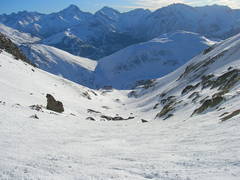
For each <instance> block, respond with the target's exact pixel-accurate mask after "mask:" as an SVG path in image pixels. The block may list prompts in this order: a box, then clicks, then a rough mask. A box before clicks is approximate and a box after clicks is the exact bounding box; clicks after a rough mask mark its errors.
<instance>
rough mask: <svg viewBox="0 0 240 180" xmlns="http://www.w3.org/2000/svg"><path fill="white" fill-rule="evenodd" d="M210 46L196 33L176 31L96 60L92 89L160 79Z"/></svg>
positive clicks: (118, 86) (205, 39)
mask: <svg viewBox="0 0 240 180" xmlns="http://www.w3.org/2000/svg"><path fill="white" fill-rule="evenodd" d="M214 43H216V42H214V41H211V40H209V39H207V38H205V37H203V36H201V35H199V34H196V33H192V32H186V31H177V32H175V33H169V34H164V35H161V36H159V37H157V38H154V39H153V40H151V41H148V42H144V43H140V44H135V45H132V46H129V47H127V48H125V49H122V50H120V51H118V52H116V53H114V54H112V55H110V56H107V57H104V58H102V59H100V60H99V63H98V65H97V67H96V71H95V78H96V79H95V81H96V85H97V86H99V84H100V85H112V86H113V87H114V88H118V89H122V88H129V87H132V86H133V85H134V84H135V82H136V81H138V80H143V79H153V78H159V77H162V76H164V75H166V74H168V73H170V72H172V71H174V70H175V69H177V68H178V67H180V66H181V65H183V64H184V63H186V62H187V61H188V60H190V59H191V58H192V57H194V56H195V55H197V54H198V53H200V52H201V51H202V50H204V49H205V48H207V47H208V46H211V45H213V44H214Z"/></svg>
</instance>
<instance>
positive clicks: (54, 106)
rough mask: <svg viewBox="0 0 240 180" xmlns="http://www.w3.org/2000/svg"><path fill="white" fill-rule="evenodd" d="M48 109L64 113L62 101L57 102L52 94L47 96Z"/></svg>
mask: <svg viewBox="0 0 240 180" xmlns="http://www.w3.org/2000/svg"><path fill="white" fill-rule="evenodd" d="M46 98H47V109H49V110H52V111H55V112H59V113H62V112H63V111H64V108H63V103H62V102H60V101H56V100H55V98H54V97H53V96H52V95H51V94H47V96H46Z"/></svg>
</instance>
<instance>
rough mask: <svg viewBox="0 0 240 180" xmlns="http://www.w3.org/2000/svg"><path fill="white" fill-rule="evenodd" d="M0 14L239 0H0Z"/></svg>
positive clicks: (237, 4)
mask: <svg viewBox="0 0 240 180" xmlns="http://www.w3.org/2000/svg"><path fill="white" fill-rule="evenodd" d="M0 3H1V4H0V14H2V13H7V14H9V13H11V12H17V11H22V10H28V11H39V12H43V13H50V12H56V11H59V10H61V9H64V8H66V7H67V6H69V5H70V4H75V5H77V6H78V7H79V8H80V9H81V10H83V11H89V12H95V11H97V10H98V9H100V8H101V7H103V6H110V7H113V8H116V9H118V10H120V11H127V10H130V9H134V8H146V9H151V10H154V9H157V8H160V7H163V6H166V5H169V4H172V3H185V4H188V5H192V6H202V5H212V4H221V5H228V6H230V7H232V8H234V9H240V0H0Z"/></svg>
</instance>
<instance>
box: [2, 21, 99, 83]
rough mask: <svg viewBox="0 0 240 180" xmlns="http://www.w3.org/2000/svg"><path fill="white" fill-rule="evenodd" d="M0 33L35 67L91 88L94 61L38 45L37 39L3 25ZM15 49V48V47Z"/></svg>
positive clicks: (95, 63)
mask: <svg viewBox="0 0 240 180" xmlns="http://www.w3.org/2000/svg"><path fill="white" fill-rule="evenodd" d="M0 32H2V33H3V34H4V36H6V37H8V38H9V39H11V41H12V42H14V43H15V44H16V45H18V47H19V48H20V49H21V50H22V52H21V53H22V54H24V56H26V57H27V59H29V60H28V61H30V62H31V63H32V64H34V65H35V66H37V67H39V68H41V69H43V70H45V71H47V72H50V73H53V74H56V75H60V76H63V77H65V78H67V79H69V80H71V81H74V82H77V83H79V84H82V85H85V86H91V87H92V84H93V82H92V80H93V71H94V70H95V67H96V65H97V62H96V61H94V60H91V59H88V58H83V57H79V56H74V55H72V54H70V53H68V52H66V51H63V50H61V49H58V48H55V47H52V46H47V45H44V44H40V41H39V38H36V37H33V36H30V35H29V34H26V33H22V32H19V31H17V30H14V29H12V28H10V27H7V26H4V25H0ZM9 41H10V40H9ZM14 46H15V45H14ZM16 48H17V46H15V49H16ZM25 59H26V58H25Z"/></svg>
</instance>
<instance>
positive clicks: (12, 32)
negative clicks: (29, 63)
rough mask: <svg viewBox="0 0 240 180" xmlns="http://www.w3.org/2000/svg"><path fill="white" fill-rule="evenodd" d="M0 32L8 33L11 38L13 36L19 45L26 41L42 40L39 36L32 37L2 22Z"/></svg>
mask: <svg viewBox="0 0 240 180" xmlns="http://www.w3.org/2000/svg"><path fill="white" fill-rule="evenodd" d="M0 32H1V33H3V34H5V35H7V36H8V37H9V38H11V39H12V40H13V42H14V43H15V44H17V45H20V44H25V43H34V42H37V41H39V40H40V39H39V38H37V37H32V36H31V35H30V34H27V33H22V32H19V31H17V30H14V29H12V28H9V27H7V26H5V25H3V24H1V23H0Z"/></svg>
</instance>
